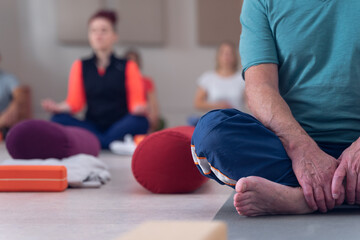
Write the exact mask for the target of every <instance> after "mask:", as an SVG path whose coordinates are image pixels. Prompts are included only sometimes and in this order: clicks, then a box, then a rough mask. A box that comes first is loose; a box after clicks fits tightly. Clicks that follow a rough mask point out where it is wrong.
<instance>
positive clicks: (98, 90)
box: [42, 10, 149, 149]
mask: <svg viewBox="0 0 360 240" xmlns="http://www.w3.org/2000/svg"><path fill="white" fill-rule="evenodd" d="M116 24H117V16H116V13H115V12H113V11H109V10H101V11H99V12H97V13H95V14H94V15H93V16H92V17H91V18H90V19H89V22H88V39H89V43H90V46H91V48H92V50H93V52H94V53H93V56H92V57H90V58H86V59H83V60H77V61H75V62H74V64H73V66H72V68H71V71H70V77H69V88H68V96H67V99H66V100H65V101H63V102H61V103H56V102H54V101H53V100H51V99H46V100H43V101H42V107H43V108H44V109H45V110H46V111H48V112H50V113H53V114H54V116H53V117H52V121H54V122H57V123H60V124H63V125H67V126H77V127H82V128H85V129H87V130H89V131H91V132H93V133H94V134H95V135H96V136H97V137H98V139H99V141H100V143H101V146H102V148H103V149H108V148H109V145H110V143H111V142H113V141H116V140H123V138H124V136H125V135H127V134H130V135H137V134H145V133H147V131H148V126H149V123H148V120H147V118H146V117H145V116H146V114H147V113H146V109H147V106H146V98H145V96H144V91H145V90H144V83H143V79H142V76H141V73H140V70H139V68H138V66H137V64H136V63H135V62H133V61H127V60H126V59H120V58H117V57H116V56H115V54H114V52H113V49H114V44H115V43H116V42H117V41H118V35H117V33H116V31H115V29H116ZM86 105H87V110H86V114H85V119H84V120H79V119H77V118H75V117H74V116H73V114H76V113H78V112H80V111H81V110H83V109H84V108H85V106H86Z"/></svg>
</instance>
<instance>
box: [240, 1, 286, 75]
mask: <svg viewBox="0 0 360 240" xmlns="http://www.w3.org/2000/svg"><path fill="white" fill-rule="evenodd" d="M240 22H241V25H242V33H241V37H240V56H241V62H242V65H243V71H242V74H243V76H244V73H245V71H246V70H247V69H248V68H249V67H252V66H255V65H259V64H262V63H275V64H279V60H278V55H277V50H276V44H275V40H274V36H273V33H272V31H271V28H270V24H269V20H268V16H267V10H266V7H265V3H263V2H262V0H244V4H243V7H242V11H241V16H240Z"/></svg>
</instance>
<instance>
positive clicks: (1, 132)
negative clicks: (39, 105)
mask: <svg viewBox="0 0 360 240" xmlns="http://www.w3.org/2000/svg"><path fill="white" fill-rule="evenodd" d="M0 63H1V55H0ZM30 106H31V103H30V90H29V88H28V87H26V86H21V85H20V84H19V81H18V80H17V79H16V77H15V76H14V75H12V74H9V73H6V72H4V71H2V70H1V69H0V140H2V139H4V138H5V137H6V134H7V132H8V131H9V129H10V128H11V127H12V126H14V125H15V124H17V123H18V122H20V121H22V120H24V119H27V118H30V117H31V109H30V108H31V107H30Z"/></svg>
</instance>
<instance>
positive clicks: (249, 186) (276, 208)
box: [234, 177, 313, 216]
mask: <svg viewBox="0 0 360 240" xmlns="http://www.w3.org/2000/svg"><path fill="white" fill-rule="evenodd" d="M236 192H237V193H236V194H235V196H234V206H235V208H236V210H237V211H238V213H239V214H240V215H245V216H259V215H274V214H306V213H311V212H313V210H311V209H310V208H309V207H308V205H307V204H306V201H305V198H304V194H303V191H302V189H301V188H293V187H288V186H284V185H281V184H278V183H275V182H271V181H269V180H267V179H264V178H261V177H247V178H242V179H240V180H239V181H238V182H237V184H236Z"/></svg>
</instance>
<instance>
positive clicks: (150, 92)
mask: <svg viewBox="0 0 360 240" xmlns="http://www.w3.org/2000/svg"><path fill="white" fill-rule="evenodd" d="M125 58H126V59H128V60H132V61H134V62H136V63H137V65H138V66H139V68H140V69H142V58H141V55H140V53H139V51H137V50H136V49H134V48H130V49H128V50H127V51H126V53H125ZM143 81H144V86H145V96H146V99H147V102H148V120H149V123H150V128H149V133H152V132H155V131H159V130H161V129H163V128H164V127H165V121H164V119H163V118H162V117H161V116H160V110H159V101H158V98H157V94H156V88H155V84H154V81H153V80H152V79H151V78H150V77H148V76H145V75H143Z"/></svg>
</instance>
